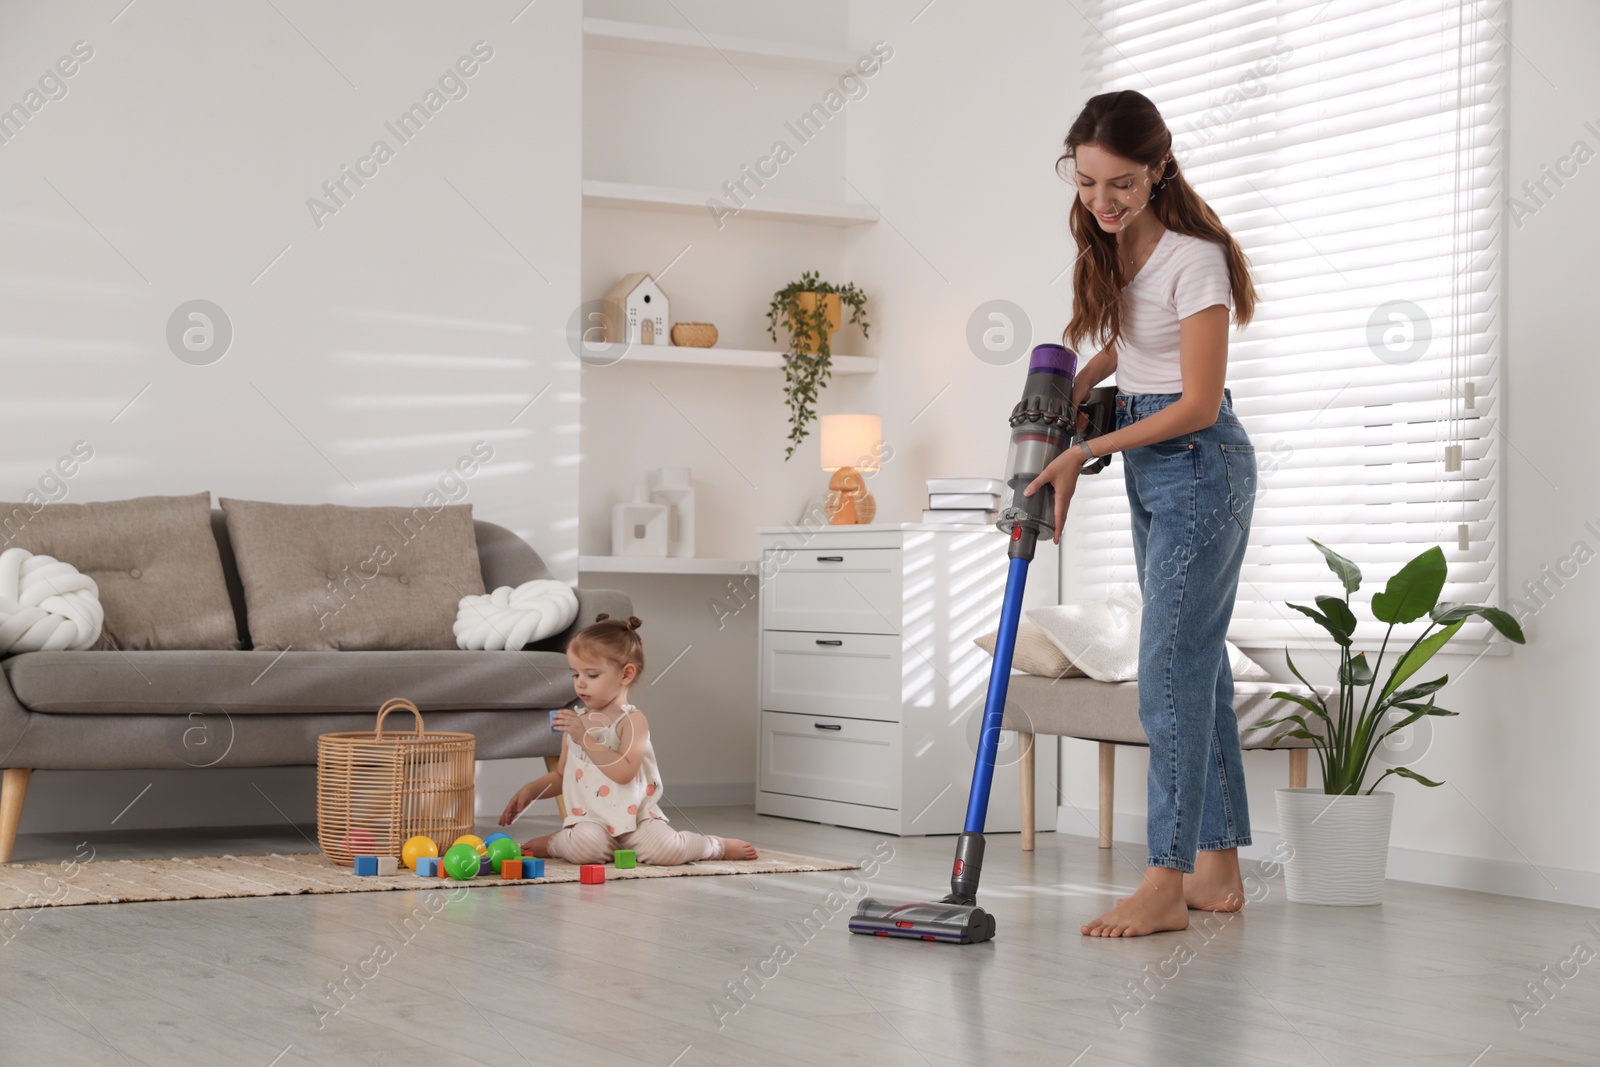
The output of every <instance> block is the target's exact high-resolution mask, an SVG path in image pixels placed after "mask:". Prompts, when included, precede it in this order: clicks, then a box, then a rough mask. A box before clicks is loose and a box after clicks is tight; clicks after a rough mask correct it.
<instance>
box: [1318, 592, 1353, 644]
mask: <svg viewBox="0 0 1600 1067" xmlns="http://www.w3.org/2000/svg"><path fill="white" fill-rule="evenodd" d="M1317 607H1319V608H1321V609H1322V611H1323V614H1325V615H1327V616H1328V621H1329V622H1330V623H1332V624H1333V625H1334V626H1337V627H1338V628H1339V632H1340V633H1343V634H1344V635H1345V637H1349V636H1350V635H1351V634H1353V633H1355V632H1356V616H1355V612H1353V611H1351V610H1350V605H1349V604H1347V603H1345V601H1344V598H1342V597H1336V596H1319V597H1317ZM1345 644H1349V642H1348V641H1346V642H1345Z"/></svg>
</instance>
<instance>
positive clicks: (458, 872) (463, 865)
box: [444, 844, 480, 882]
mask: <svg viewBox="0 0 1600 1067" xmlns="http://www.w3.org/2000/svg"><path fill="white" fill-rule="evenodd" d="M479 858H480V857H479V856H478V850H477V849H476V848H474V847H473V846H471V845H468V844H461V845H451V846H450V848H449V849H448V850H447V851H446V852H445V854H444V872H445V873H446V874H448V875H449V876H450V877H451V878H454V879H455V880H456V881H458V882H470V881H471V880H472V879H474V878H476V877H477V876H478V860H479Z"/></svg>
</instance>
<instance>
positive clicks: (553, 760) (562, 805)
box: [544, 739, 567, 822]
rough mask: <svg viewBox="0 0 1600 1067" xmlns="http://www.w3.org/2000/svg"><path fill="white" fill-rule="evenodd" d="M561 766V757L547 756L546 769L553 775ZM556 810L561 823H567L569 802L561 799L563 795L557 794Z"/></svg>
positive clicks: (545, 759) (545, 760)
mask: <svg viewBox="0 0 1600 1067" xmlns="http://www.w3.org/2000/svg"><path fill="white" fill-rule="evenodd" d="M563 743H565V739H563ZM559 766H561V757H560V756H546V757H545V758H544V769H545V770H547V771H549V772H550V773H551V774H554V773H556V768H557V767H559ZM556 810H557V811H559V812H560V813H561V821H562V822H566V821H567V802H566V801H565V800H562V799H561V794H560V793H557V794H556Z"/></svg>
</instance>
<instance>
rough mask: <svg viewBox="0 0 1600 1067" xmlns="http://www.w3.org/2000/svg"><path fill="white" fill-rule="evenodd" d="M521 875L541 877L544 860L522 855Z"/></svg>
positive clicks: (542, 875)
mask: <svg viewBox="0 0 1600 1067" xmlns="http://www.w3.org/2000/svg"><path fill="white" fill-rule="evenodd" d="M522 877H524V878H543V877H544V860H542V859H539V858H538V857H537V856H524V857H522Z"/></svg>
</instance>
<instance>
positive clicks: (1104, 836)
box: [1100, 741, 1117, 848]
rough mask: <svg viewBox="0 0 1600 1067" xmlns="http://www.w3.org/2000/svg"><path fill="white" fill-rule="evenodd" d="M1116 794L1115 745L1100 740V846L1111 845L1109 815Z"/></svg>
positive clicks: (1111, 813) (1112, 812) (1113, 811)
mask: <svg viewBox="0 0 1600 1067" xmlns="http://www.w3.org/2000/svg"><path fill="white" fill-rule="evenodd" d="M1116 795H1117V746H1116V745H1113V744H1112V743H1111V742H1109V741H1102V742H1100V847H1101V848H1110V847H1111V817H1112V815H1113V814H1115V800H1116Z"/></svg>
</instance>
